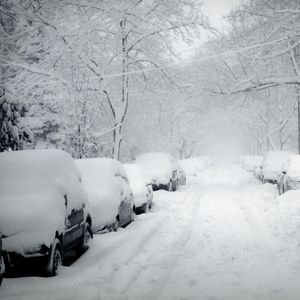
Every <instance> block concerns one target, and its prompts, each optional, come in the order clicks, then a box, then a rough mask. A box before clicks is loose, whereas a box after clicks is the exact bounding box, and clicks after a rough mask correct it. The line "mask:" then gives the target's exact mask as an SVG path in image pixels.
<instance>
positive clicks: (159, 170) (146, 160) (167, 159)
mask: <svg viewBox="0 0 300 300" xmlns="http://www.w3.org/2000/svg"><path fill="white" fill-rule="evenodd" d="M136 164H138V165H139V166H140V170H141V172H142V175H143V177H144V178H145V179H146V180H150V181H151V182H157V183H159V184H163V185H167V184H168V183H169V181H170V179H171V178H172V173H173V172H174V171H177V169H176V162H175V160H174V158H173V157H172V156H171V155H170V154H168V153H160V152H156V153H145V154H142V155H140V156H138V157H137V159H136Z"/></svg>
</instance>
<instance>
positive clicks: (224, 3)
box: [178, 0, 242, 60]
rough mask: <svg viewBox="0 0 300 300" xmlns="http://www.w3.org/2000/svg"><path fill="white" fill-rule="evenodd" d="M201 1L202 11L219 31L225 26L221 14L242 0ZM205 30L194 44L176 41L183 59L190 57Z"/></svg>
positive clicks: (204, 36) (204, 37)
mask: <svg viewBox="0 0 300 300" xmlns="http://www.w3.org/2000/svg"><path fill="white" fill-rule="evenodd" d="M199 1H201V2H202V3H203V7H202V11H203V13H204V14H205V15H206V16H207V17H208V18H209V21H210V24H211V25H212V26H213V27H216V28H217V29H218V30H219V31H221V32H222V31H223V29H224V27H225V26H226V21H225V20H224V19H223V16H225V15H226V14H228V13H229V12H230V11H231V10H232V8H234V7H235V6H237V5H239V4H240V3H241V2H242V0H199ZM206 36H207V32H205V31H204V32H203V34H202V38H201V40H199V41H195V44H194V45H187V44H185V43H183V42H182V43H178V54H179V55H180V57H181V58H182V59H184V60H186V59H188V58H190V57H191V56H192V55H193V53H194V50H195V48H198V47H199V46H200V45H201V43H202V42H203V41H204V40H205V39H206Z"/></svg>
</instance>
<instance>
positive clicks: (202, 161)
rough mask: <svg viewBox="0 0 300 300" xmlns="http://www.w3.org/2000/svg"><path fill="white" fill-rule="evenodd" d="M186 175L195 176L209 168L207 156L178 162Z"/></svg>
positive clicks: (209, 163) (209, 161)
mask: <svg viewBox="0 0 300 300" xmlns="http://www.w3.org/2000/svg"><path fill="white" fill-rule="evenodd" d="M178 163H179V165H180V166H181V168H182V169H183V171H184V172H185V174H186V175H191V176H197V174H198V173H200V172H201V171H203V170H204V169H206V168H208V167H209V166H211V160H210V158H209V157H208V156H197V157H190V158H186V159H181V160H179V161H178Z"/></svg>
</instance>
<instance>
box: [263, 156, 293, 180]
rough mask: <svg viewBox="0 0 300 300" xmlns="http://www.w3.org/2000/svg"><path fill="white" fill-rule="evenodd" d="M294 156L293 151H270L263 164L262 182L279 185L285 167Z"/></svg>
mask: <svg viewBox="0 0 300 300" xmlns="http://www.w3.org/2000/svg"><path fill="white" fill-rule="evenodd" d="M292 155H293V152H291V151H268V152H267V153H266V154H265V155H264V157H263V160H262V163H261V168H260V169H261V180H262V182H270V183H277V182H278V179H279V176H280V174H281V170H282V167H283V165H284V164H285V163H286V162H287V161H288V160H289V158H290V157H291V156H292Z"/></svg>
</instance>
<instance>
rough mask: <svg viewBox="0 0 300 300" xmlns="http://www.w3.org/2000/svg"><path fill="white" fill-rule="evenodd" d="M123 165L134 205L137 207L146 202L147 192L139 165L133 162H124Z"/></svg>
mask: <svg viewBox="0 0 300 300" xmlns="http://www.w3.org/2000/svg"><path fill="white" fill-rule="evenodd" d="M123 166H124V169H125V171H126V173H127V176H128V179H129V185H130V188H131V190H132V193H133V199H134V204H135V206H136V207H139V206H142V205H144V204H145V203H147V202H148V198H147V195H148V194H149V192H148V189H147V187H146V183H145V180H144V179H143V177H142V174H141V172H140V170H139V167H138V166H137V165H135V164H124V165H123Z"/></svg>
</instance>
